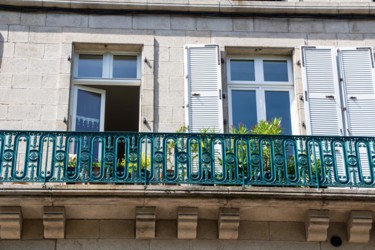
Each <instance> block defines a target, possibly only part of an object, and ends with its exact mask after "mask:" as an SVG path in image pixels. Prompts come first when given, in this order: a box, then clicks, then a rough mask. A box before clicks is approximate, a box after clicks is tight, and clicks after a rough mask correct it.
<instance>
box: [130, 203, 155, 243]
mask: <svg viewBox="0 0 375 250" xmlns="http://www.w3.org/2000/svg"><path fill="white" fill-rule="evenodd" d="M155 224H156V215H155V207H137V208H136V233H135V234H136V235H135V237H136V239H154V238H155Z"/></svg>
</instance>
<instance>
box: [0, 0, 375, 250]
mask: <svg viewBox="0 0 375 250" xmlns="http://www.w3.org/2000/svg"><path fill="white" fill-rule="evenodd" d="M374 17H375V3H374V2H373V1H370V0H361V1H359V0H357V1H355V0H347V1H344V0H335V1H333V0H330V1H317V0H309V1H306V0H305V1H298V0H289V1H227V0H204V1H202V0H200V1H192V0H189V1H187V0H169V1H149V0H148V1H146V0H139V1H130V0H129V1H110V0H106V1H96V2H93V1H84V0H81V1H78V0H70V1H56V0H55V1H53V0H51V1H49V0H43V1H41V0H33V1H21V0H13V1H8V0H0V129H1V130H53V131H56V130H58V131H67V130H74V129H76V130H78V125H77V124H78V122H77V121H78V118H79V114H78V112H79V111H78V107H79V105H80V104H79V97H78V96H79V94H78V93H79V90H82V91H87V92H91V93H95V94H96V96H97V98H99V99H100V101H99V102H100V103H102V104H103V103H105V105H106V107H105V108H104V107H103V106H102V107H101V109H103V110H100V112H99V111H98V112H99V113H98V115H99V116H100V120H101V122H99V123H101V124H100V125H98V128H97V130H96V131H122V130H127V131H138V132H175V131H176V130H178V129H180V128H181V127H182V126H186V125H187V126H191V118H189V117H190V116H191V112H192V111H191V109H192V106H191V103H190V102H189V100H190V99H189V98H190V95H193V94H194V93H191V92H189V91H190V90H189V84H190V81H189V72H190V71H189V70H190V68H189V66H188V65H189V63H188V61H187V60H188V58H189V54H188V53H189V52H188V49H189V48H194V47H196V46H197V47H199V48H200V47H202V48H206V47H207V46H208V47H209V46H216V47H215V49H217V52H218V56H217V58H216V59H218V65H219V66H218V69H217V70H218V71H217V72H219V79H220V80H219V82H220V85H221V86H219V90H220V92H219V95H220V100H221V101H222V102H221V104H220V105H222V106H220V105H219V106H218V107H219V110H218V111H216V110H215V111H211V110H208V111H207V114H210V112H214V113H213V114H214V116H215V117H222V119H221V120H220V121H219V123H220V124H221V125H220V126H222V127H221V128H220V129H219V130H221V132H228V131H229V129H230V128H231V127H232V126H236V124H235V117H236V115H237V113H236V110H235V101H236V100H240V97H238V99H236V98H237V96H236V95H235V92H234V91H245V92H246V91H247V93H248V94H249V95H254V97H255V96H256V105H258V106H257V107H256V108H255V112H256V113H257V114H256V117H255V118H254V117H252V118H251V117H250V118H249V120H251V119H255V120H259V119H261V118H267V117H268V113H267V112H266V111H265V108H264V106H267V105H271V104H268V100H267V93H268V92H283V93H288V95H287V96H286V97H285V96H277V97H276V98H275V97H274V98H275V99H279V98H286V99H285V100H287V102H288V104H287V105H286V106H287V108H288V109H289V110H288V112H287V113H289V116H288V117H287V118H285V119H284V121H285V120H288V119H289V122H290V124H289V125H288V126H289V129H290V131H289V132H288V133H289V134H295V135H306V134H313V130H314V129H313V128H312V125H311V123H312V122H311V121H310V120H312V119H313V118H312V117H311V116H310V113H309V111H308V110H307V108H311V107H310V106H309V107H307V106H306V101H304V99H305V98H306V85H307V83H306V75H307V74H309V72H308V69H306V66H305V64H304V63H305V62H304V60H306V55H305V54H303V50H304V49H305V50H309V48H310V49H312V51H313V49H322V50H326V49H329V53H338V52H337V50H340V51H341V50H344V51H345V50H346V49H349V50H350V49H353V48H354V49H353V50H358V49H359V50H361V49H364V50H366V51H369V53H370V54H369V55H370V57H371V60H372V61H371V60H370V61H369V62H370V63H371V62H372V65H373V64H374V62H373V57H374V54H373V51H372V47H374V46H375V18H374ZM98 55H99V59H98V57H97V56H98ZM335 55H336V54H335ZM367 55H368V54H367ZM95 56H96V57H95ZM98 60H99V61H101V62H102V63H101V64H100V65H101V67H100V68H99V69H98V68H95V67H97V65H98V64H95V62H97V61H98ZM116 60H117V61H116ZM235 62H245V63H250V64H254V65H255V66H254V67H255V73H254V77H256V78H255V80H251V79H250V80H249V79H247V77H248V76H247V75H246V74H245V75H243V76H240V77H244V79H247V80H249V81H250V82H253V83H254V82H255V83H254V85H252V87H251V88H248V87H243V85H241V83H238V82H236V80H234V75H232V74H239V75H241V74H243V73H244V72H241V71H239V72H232V71H231V67H230V65H232V64H233V65H234V63H235ZM267 62H268V63H271V64H272V63H274V62H283V65H281V71H282V70H283V69H284V70H285V72H281V73H280V75H281V76H280V77H281V78H282V77H283V74H287V80H286V81H284V80H280V81H278V80H275V82H279V83H280V82H281V83H282V84H281V85H282V87H279V86H273V85H272V84H271V85H267V84H268V83H267V81H266V79H265V78H266V73H265V72H266V68H263V69H262V70H261V71H258V70H259V67H261V65H262V63H263V65H265V63H267ZM81 63H82V64H81ZM116 63H118V65H119V67H122V65H131V66H132V67H133V68H132V70H131V72H130V73H129V74H133V73H134V74H135V75H133V76H131V77H127V76H125V77H119V79H116V77H115V74H116V71H115V70H116V68H115V66H114V65H116ZM122 63H124V64H122ZM332 63H333V64H334V65H336V66H337V65H338V67H341V64H336V61H335V59H334V60H333V61H332ZM258 64H259V65H258ZM81 67H82V68H81ZM90 67H92V68H90ZM271 67H274V66H272V65H271ZM275 67H276V68H277V66H275ZM283 67H284V68H283ZM334 67H335V66H333V68H334ZM94 69H95V70H97V71H98V72H100V73H101V74H100V76H95V75H91V74H92V72H97V71H95V70H94ZM272 69H274V68H272ZM371 70H372V71H373V69H371ZM259 72H262V73H263V75H262V74H261V73H259ZM80 74H82V75H83V77H81V76H82V75H80ZM364 74H366V73H364ZM258 76H260V77H261V78H262V79H263V81H260V80H259V81H260V82H261V83H259V81H258ZM328 77H329V75H328ZM250 78H251V76H250ZM371 79H372V81H373V78H371ZM371 79H370V81H371ZM239 81H242V80H241V79H240V80H239ZM272 81H273V80H270V82H272ZM258 83H259V84H258ZM373 83H374V82H373ZM318 87H319V86H318ZM259 89H261V90H259ZM204 91H205V90H203V92H204ZM262 91H263V92H262ZM267 91H268V92H267ZM198 95H200V94H198ZM269 98H271V99H272V96H271V95H270V97H269ZM337 98H338V97H336V100H337ZM328 99H329V98H328ZM82 100H84V99H83V97H82ZM97 100H98V99H97ZM372 104H373V103H371V105H372ZM239 105H242V103H240V104H239ZM262 105H263V106H262ZM276 105H278V104H276ZM260 106H262V107H263V109H261V108H260ZM372 107H373V106H370V109H371V108H372ZM277 112H279V110H278V111H277ZM311 112H312V111H311ZM314 112H315V111H314ZM334 112H336V111H334ZM338 112H339V113H340V112H341V111H338ZM366 112H367V111H366ZM204 114H206V113H204ZM240 114H241V113H240V112H239V113H238V115H240ZM283 114H284V113H283ZM238 115H237V116H238ZM330 115H332V116H333V115H334V114H333V113H329V114H328V115H327V117H328V118H329V117H330ZM339 116H340V117H341V116H342V118H341V119H337V120H334V122H338V123H344V124H343V125H342V126H341V127H338V128H337V130H339V129H341V130H343V129H345V128H346V127H345V123H348V124H349V123H350V121H349V122H347V121H346V120H345V119H346V118H345V117H346V116H347V115H346V114H345V113H343V114H342V115H341V113H340V114H339ZM353 116H354V115H352V117H353ZM327 117H326V116H322V117H320V118H321V119H328V118H327ZM362 118H363V119H364V120H363V121H364V122H367V123H368V124H371V122H372V121H373V118H372V114H371V113H369V114H368V115H367V116H366V115H364V116H363V117H361V116H359V119H362ZM90 119H99V118H95V117H91V118H90ZM207 120H209V118H208V117H207ZM90 122H93V123H94V120H89V121H88V123H90ZM318 122H319V121H318ZM129 124H130V125H129ZM349 125H350V124H349ZM349 125H347V126H349ZM210 126H214V125H212V124H208V126H206V127H207V128H209V127H210ZM203 127H204V126H203ZM124 128H125V129H124ZM366 129H367V128H366ZM335 131H336V130H335ZM363 131H364V133H366V134H365V135H367V136H375V134H371V133H373V131H372V130H371V129H369V131H367V130H363ZM195 132H196V131H195ZM348 133H351V132H348ZM359 134H361V133H359ZM335 135H336V134H335ZM338 135H340V134H339V132H338ZM341 135H350V134H346V132H342V134H341ZM1 193H2V194H1V198H0V206H2V208H3V210H1V212H0V225H1V229H0V238H1V239H2V240H0V248H4V249H16V248H17V249H58V250H60V249H86V248H87V249H89V248H90V249H127V248H128V247H129V248H134V249H138V248H139V249H159V248H163V249H209V248H212V249H221V248H223V249H234V248H238V249H248V248H250V249H274V248H281V249H301V248H306V249H331V248H334V247H333V246H332V244H334V243H331V241H330V240H332V237H334V236H337V237H338V238H340V240H341V241H342V245H341V249H354V248H358V249H375V243H374V240H375V237H374V232H373V230H372V231H371V228H372V216H373V213H374V212H375V209H374V206H373V203H374V195H375V193H374V192H373V190H353V189H345V190H332V189H327V190H315V189H313V190H310V189H308V190H307V189H306V190H304V189H302V188H295V189H283V188H268V189H267V188H266V189H262V188H260V187H252V189H251V190H243V189H241V188H240V187H229V188H227V187H184V186H182V187H169V186H162V187H145V189H144V188H143V187H140V188H138V187H137V186H133V187H123V186H111V185H108V186H100V185H98V186H95V185H92V186H85V185H83V186H64V185H62V186H58V187H50V189H47V190H42V189H41V186H38V185H25V186H20V185H11V184H7V185H5V184H4V189H3V191H1ZM172 201H173V204H169V203H172ZM129 203H131V204H130V205H129ZM191 204H196V207H197V210H194V209H193V210H189V209H185V208H189V207H190V206H191ZM46 206H47V207H48V206H51V207H55V206H57V207H58V208H57V209H51V210H49V209H48V208H47V209H46V208H45V207H46ZM144 206H147V207H148V209H149V210H147V209H143V208H138V207H144ZM4 207H5V208H4ZM18 207H22V209H21V210H19V208H18ZM62 207H64V209H61V208H62ZM150 207H151V209H150ZM155 208H156V210H155ZM231 209H232V210H231ZM198 212H199V213H198ZM9 221H11V222H12V223H13V224H12V223H9ZM22 221H23V222H22ZM1 223H3V224H1ZM4 223H5V224H4ZM7 223H8V224H7ZM54 223H55V224H54ZM184 223H185V224H184ZM21 225H22V226H21ZM17 230H18V231H17ZM184 230H185V231H184ZM61 235H62V236H61ZM186 235H188V236H186ZM189 235H190V236H189ZM64 238H65V239H64ZM10 239H18V240H10ZM19 239H21V240H19ZM335 239H336V238H335ZM335 239H333V240H335ZM336 240H337V239H336Z"/></svg>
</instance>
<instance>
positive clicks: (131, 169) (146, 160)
mask: <svg viewBox="0 0 375 250" xmlns="http://www.w3.org/2000/svg"><path fill="white" fill-rule="evenodd" d="M125 163H126V161H125V158H122V159H121V161H120V162H119V163H118V165H117V172H118V173H119V171H125V170H124V169H125ZM150 166H151V158H150V156H148V155H147V156H146V154H145V153H142V154H141V169H140V173H141V175H142V176H143V177H145V176H147V177H149V176H150ZM137 169H138V162H129V164H128V178H129V177H131V176H132V175H133V174H135V173H136V172H137Z"/></svg>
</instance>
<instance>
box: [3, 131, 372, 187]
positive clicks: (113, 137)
mask: <svg viewBox="0 0 375 250" xmlns="http://www.w3.org/2000/svg"><path fill="white" fill-rule="evenodd" d="M374 164H375V138H370V137H316V136H315V137H312V136H266V135H234V134H185V133H178V134H171V133H121V132H100V133H82V132H46V131H41V132H36V131H0V182H41V183H53V182H55V183H127V184H176V185H177V184H192V185H195V184H197V185H243V186H251V185H253V186H307V187H375V179H374Z"/></svg>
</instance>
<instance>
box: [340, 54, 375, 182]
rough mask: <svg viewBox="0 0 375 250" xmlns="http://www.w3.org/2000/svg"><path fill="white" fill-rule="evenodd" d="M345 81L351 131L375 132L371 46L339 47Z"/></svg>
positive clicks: (365, 169)
mask: <svg viewBox="0 0 375 250" xmlns="http://www.w3.org/2000/svg"><path fill="white" fill-rule="evenodd" d="M339 59H340V60H339V61H340V71H341V78H342V81H343V89H344V95H343V96H344V99H345V100H344V101H345V103H346V116H347V127H348V135H351V136H375V92H374V83H375V80H374V79H375V78H374V62H373V56H372V49H371V48H359V49H342V50H340V51H339ZM361 146H362V147H360V148H359V157H360V163H361V166H362V173H363V176H364V177H365V178H366V177H369V176H370V169H369V160H368V151H371V146H372V145H370V148H367V149H366V147H365V146H364V144H362V145H361Z"/></svg>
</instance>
